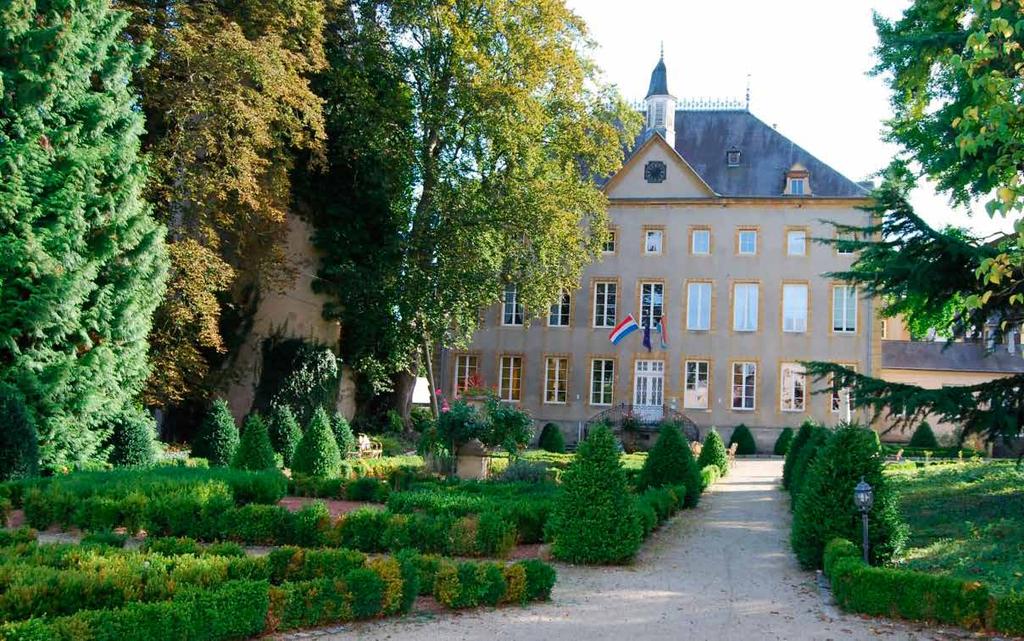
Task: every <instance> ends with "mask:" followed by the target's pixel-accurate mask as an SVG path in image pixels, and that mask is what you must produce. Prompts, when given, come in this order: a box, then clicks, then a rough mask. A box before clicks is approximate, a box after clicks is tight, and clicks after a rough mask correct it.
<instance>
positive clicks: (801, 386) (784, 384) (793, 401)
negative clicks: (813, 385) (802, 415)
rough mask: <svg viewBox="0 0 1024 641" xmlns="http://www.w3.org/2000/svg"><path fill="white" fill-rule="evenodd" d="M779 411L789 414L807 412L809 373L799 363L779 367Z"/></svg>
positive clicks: (784, 364)
mask: <svg viewBox="0 0 1024 641" xmlns="http://www.w3.org/2000/svg"><path fill="white" fill-rule="evenodd" d="M779 410H781V411H783V412H787V413H797V412H806V411H807V372H806V371H805V370H804V368H803V367H801V366H800V364H799V363H782V364H781V365H780V366H779Z"/></svg>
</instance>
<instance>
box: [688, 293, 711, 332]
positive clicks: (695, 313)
mask: <svg viewBox="0 0 1024 641" xmlns="http://www.w3.org/2000/svg"><path fill="white" fill-rule="evenodd" d="M686 329H696V330H709V329H711V283H689V284H687V286H686Z"/></svg>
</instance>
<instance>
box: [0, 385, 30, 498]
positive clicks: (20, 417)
mask: <svg viewBox="0 0 1024 641" xmlns="http://www.w3.org/2000/svg"><path fill="white" fill-rule="evenodd" d="M0 425H2V426H3V428H2V429H0V481H10V480H16V479H23V478H29V477H32V476H35V475H37V474H38V473H39V442H38V436H37V435H36V429H35V426H34V425H33V424H32V416H31V415H30V414H29V413H28V409H27V408H26V407H25V401H24V400H23V399H22V397H21V392H19V391H18V389H17V388H16V387H14V386H13V385H10V384H7V383H0Z"/></svg>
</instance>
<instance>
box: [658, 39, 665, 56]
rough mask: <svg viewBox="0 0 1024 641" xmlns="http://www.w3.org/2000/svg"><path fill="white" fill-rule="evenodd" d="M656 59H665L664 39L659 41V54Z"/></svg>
mask: <svg viewBox="0 0 1024 641" xmlns="http://www.w3.org/2000/svg"><path fill="white" fill-rule="evenodd" d="M658 59H659V60H664V59H665V41H664V40H662V41H661V55H660V56H658Z"/></svg>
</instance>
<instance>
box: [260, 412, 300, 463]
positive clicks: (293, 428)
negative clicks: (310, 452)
mask: <svg viewBox="0 0 1024 641" xmlns="http://www.w3.org/2000/svg"><path fill="white" fill-rule="evenodd" d="M267 430H268V433H269V436H270V444H271V445H272V446H273V448H274V451H275V452H277V453H278V454H280V455H281V460H282V462H283V463H284V466H285V467H288V468H290V467H291V466H292V456H293V455H294V454H295V448H296V447H297V446H298V445H299V440H301V439H302V429H301V428H300V427H299V422H298V421H297V420H295V414H293V413H292V409H291V408H290V407H288V406H287V405H274V406H273V407H272V408H271V409H270V425H269V426H268V428H267Z"/></svg>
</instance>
